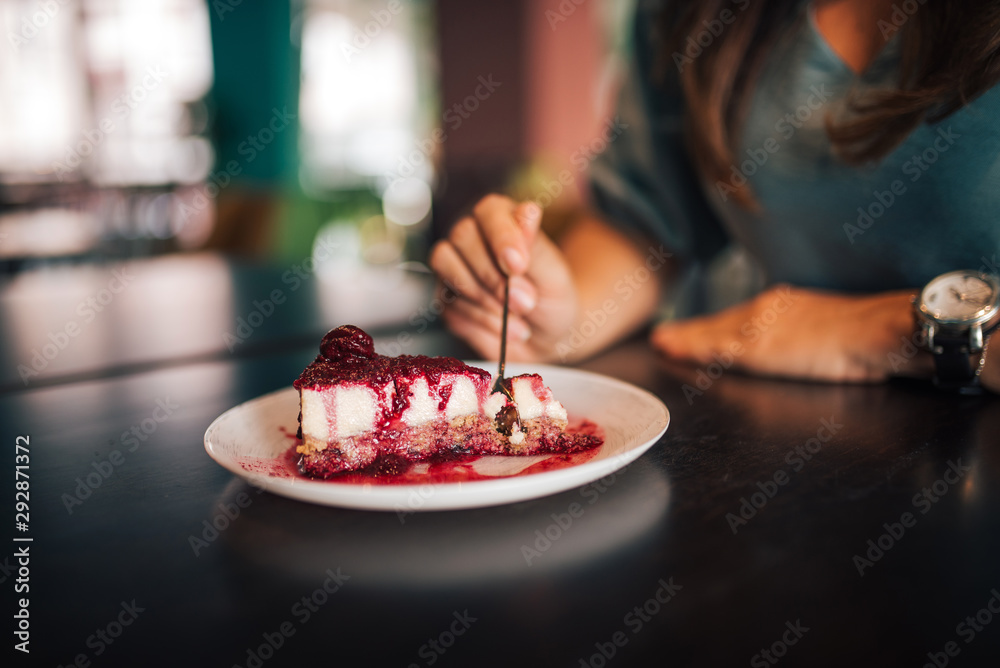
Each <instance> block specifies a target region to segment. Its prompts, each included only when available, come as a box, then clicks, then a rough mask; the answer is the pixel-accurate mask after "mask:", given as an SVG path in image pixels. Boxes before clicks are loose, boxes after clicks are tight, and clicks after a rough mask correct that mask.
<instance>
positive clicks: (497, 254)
mask: <svg viewBox="0 0 1000 668" xmlns="http://www.w3.org/2000/svg"><path fill="white" fill-rule="evenodd" d="M473 216H474V218H475V221H476V222H477V223H478V225H477V228H478V230H479V232H480V234H481V235H482V239H483V242H484V244H485V246H486V247H487V248H488V250H489V253H490V255H491V256H492V257H493V259H494V260H495V261H496V264H497V266H498V267H499V269H500V270H501V271H502V272H503V273H504V274H506V275H508V276H511V275H515V274H523V273H524V272H526V271H527V270H528V265H529V262H530V251H531V248H530V236H528V235H527V234H526V232H531V233H532V235H533V231H534V230H536V229H537V226H538V223H539V222H540V221H541V209H539V208H538V205H537V204H534V203H533V202H527V203H525V204H521V205H519V204H516V203H515V202H514V200H512V199H510V198H509V197H503V196H501V195H487V196H486V197H484V198H483V199H481V200H479V203H477V204H476V207H475V208H474V209H473Z"/></svg>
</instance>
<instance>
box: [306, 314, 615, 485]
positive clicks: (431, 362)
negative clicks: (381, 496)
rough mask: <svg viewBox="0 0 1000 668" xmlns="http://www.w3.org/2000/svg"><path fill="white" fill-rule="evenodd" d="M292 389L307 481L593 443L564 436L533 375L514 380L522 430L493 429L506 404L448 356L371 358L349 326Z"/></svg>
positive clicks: (555, 405) (558, 412)
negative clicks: (392, 463)
mask: <svg viewBox="0 0 1000 668" xmlns="http://www.w3.org/2000/svg"><path fill="white" fill-rule="evenodd" d="M294 385H295V388H296V389H298V390H299V396H300V414H299V437H300V438H301V439H302V445H300V446H299V447H298V452H299V454H300V455H301V457H300V460H299V467H300V469H301V470H302V472H303V473H305V474H306V475H310V476H313V477H319V478H328V477H330V476H333V475H335V474H337V473H341V472H345V471H354V470H358V469H362V468H365V467H367V466H370V465H372V464H374V463H375V462H376V461H377V460H378V459H379V458H380V457H383V456H388V455H392V456H395V457H403V458H405V459H408V460H420V459H428V458H430V457H435V456H442V455H449V454H480V455H509V454H516V455H527V454H540V453H551V452H576V451H579V450H586V449H589V448H592V447H595V446H596V445H598V444H599V443H600V439H598V438H597V437H595V436H593V435H583V434H573V433H567V432H566V427H567V417H566V409H565V408H563V406H562V404H560V403H559V402H558V401H556V399H555V398H554V397H553V396H552V392H551V391H550V390H549V389H548V388H547V387H545V385H544V384H543V382H542V379H541V377H539V376H538V375H534V374H531V375H524V376H517V377H515V378H513V379H511V387H512V394H513V396H514V402H515V404H516V406H517V410H518V412H519V414H520V418H521V424H520V428H517V427H515V428H513V429H510V428H504V425H498V423H497V420H498V416H500V415H501V414H502V413H503V411H502V409H503V408H504V406H505V405H507V404H509V403H510V400H509V399H508V398H507V397H506V396H504V395H503V394H501V393H499V392H497V393H493V394H492V395H491V393H490V388H491V386H492V378H491V376H490V374H489V372H487V371H484V370H482V369H477V368H475V367H471V366H469V365H467V364H465V363H463V362H461V361H459V360H457V359H454V358H451V357H425V356H422V355H417V356H413V355H402V356H399V357H386V356H384V355H378V354H376V353H375V350H374V347H373V344H372V339H371V337H370V336H369V335H368V334H367V333H365V332H364V331H363V330H361V329H359V328H357V327H354V326H352V325H346V326H343V327H338V328H337V329H334V330H331V331H330V332H329V333H327V335H326V336H325V337H323V341H322V343H321V344H320V354H319V356H318V357H317V358H316V359H315V360H314V361H313V362H312V363H311V364H310V365H309V366H307V367H306V369H305V370H304V371H303V372H302V375H300V376H299V378H298V379H297V380H296V381H295V383H294ZM507 426H508V427H509V425H507ZM502 432H503V433H502Z"/></svg>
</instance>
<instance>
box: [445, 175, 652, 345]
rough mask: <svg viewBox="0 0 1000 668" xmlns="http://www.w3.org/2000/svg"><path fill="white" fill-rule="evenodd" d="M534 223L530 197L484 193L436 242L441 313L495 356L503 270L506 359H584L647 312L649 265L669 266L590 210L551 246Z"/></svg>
mask: <svg viewBox="0 0 1000 668" xmlns="http://www.w3.org/2000/svg"><path fill="white" fill-rule="evenodd" d="M540 223H541V211H540V210H539V208H538V207H537V205H535V204H533V203H530V202H528V203H522V204H518V203H516V202H514V201H513V200H511V199H509V198H507V197H503V196H500V195H489V196H487V197H485V198H483V199H482V200H481V201H480V202H479V203H478V204H477V205H476V207H475V209H474V210H473V213H472V215H470V216H467V217H465V218H463V219H461V220H459V221H458V223H456V224H455V226H454V228H452V230H451V233H450V234H449V235H448V237H447V238H445V239H443V240H441V241H439V242H438V243H437V244H436V245H435V246H434V248H433V250H432V251H431V259H430V262H431V267H432V268H433V269H434V271H435V272H436V273H437V274H438V276H439V277H440V279H441V281H442V283H443V285H444V286H445V288H446V289H444V290H443V291H442V293H441V300H442V302H443V303H444V304H445V309H444V314H443V317H444V320H445V322H446V323H447V325H448V327H449V328H450V329H451V330H452V331H453V332H454V333H455V334H456V335H458V336H459V337H461V338H463V339H464V340H465V341H466V342H468V343H469V345H471V346H472V347H473V348H474V349H475V350H476V351H477V352H478V353H479V354H481V355H484V356H487V357H495V356H496V355H497V353H498V351H499V347H500V320H501V313H502V299H503V276H504V274H506V275H509V276H510V277H511V278H510V288H511V303H510V311H511V314H510V321H509V323H508V328H509V331H508V344H507V355H508V358H509V359H511V360H518V361H562V362H568V361H573V360H578V359H582V358H584V357H587V356H588V355H591V354H593V353H594V352H596V351H598V350H600V349H602V348H604V347H606V346H608V345H609V344H611V343H613V342H614V341H616V340H618V339H620V338H621V337H623V336H625V335H626V334H628V333H630V332H632V331H634V330H635V329H637V328H638V327H640V326H641V325H642V324H644V323H645V322H647V321H648V320H649V318H650V317H651V316H652V314H653V312H654V310H655V308H656V304H657V302H658V300H659V291H660V283H661V281H660V280H657V279H658V277H657V276H655V274H665V273H666V272H667V266H666V264H667V260H666V259H665V257H664V256H665V255H666V254H665V253H663V252H662V250H661V249H660V248H659V247H656V248H654V249H649V250H646V249H642V248H640V247H639V246H637V245H636V244H635V243H634V242H633V241H632V240H630V239H629V238H628V237H626V236H625V235H623V234H622V233H621V232H618V231H617V230H615V229H613V228H612V227H610V226H608V225H606V224H605V223H603V222H601V221H599V220H598V219H596V218H594V217H590V216H582V217H581V218H580V219H579V220H578V221H576V222H575V223H574V225H573V227H572V229H571V230H570V231H569V232H567V233H566V235H565V236H564V237H563V239H561V241H560V243H559V245H556V243H555V242H553V241H552V240H551V239H550V238H549V237H548V236H547V235H546V234H545V233H544V232H542V231H541V230H540V229H539V225H540ZM654 251H655V253H654ZM654 255H655V257H653V256H654ZM651 257H653V259H650V258H651ZM647 262H648V264H647ZM650 268H652V269H653V272H649V269H650ZM637 272H638V273H637ZM587 323H590V324H587Z"/></svg>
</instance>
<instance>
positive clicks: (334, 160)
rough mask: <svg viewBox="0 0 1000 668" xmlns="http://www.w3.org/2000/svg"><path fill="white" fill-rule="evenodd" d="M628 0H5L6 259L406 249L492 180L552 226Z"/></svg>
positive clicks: (396, 259)
mask: <svg viewBox="0 0 1000 668" xmlns="http://www.w3.org/2000/svg"><path fill="white" fill-rule="evenodd" d="M630 10H631V7H630V3H629V2H622V1H620V0H619V1H614V2H612V1H611V0H511V1H506V2H490V3H486V2H463V1H461V0H414V1H407V2H402V1H399V0H268V1H267V2H262V1H259V0H142V1H141V2H139V1H135V0H132V1H128V2H127V1H126V0H0V34H2V37H3V41H4V42H5V44H4V45H3V47H2V52H3V55H2V56H0V270H2V272H3V273H4V274H7V275H8V277H9V276H10V275H14V274H18V273H21V272H25V271H30V270H41V269H44V268H46V267H50V266H52V265H53V264H59V265H61V264H66V263H75V264H79V263H89V262H105V263H106V262H109V261H113V262H118V261H121V260H132V259H136V258H144V257H149V256H161V255H165V254H175V253H193V252H210V253H217V254H223V255H225V256H230V257H236V258H243V259H248V260H250V261H253V262H263V263H271V264H275V265H278V266H282V267H288V266H294V265H295V264H296V263H301V262H302V261H303V260H305V259H307V258H312V259H313V260H314V261H315V263H316V266H317V268H321V267H322V266H327V265H334V266H340V267H341V269H343V268H344V267H348V268H353V269H351V271H362V270H363V269H364V267H383V268H385V267H399V266H401V265H403V266H412V264H413V263H420V262H423V261H424V259H425V256H426V252H427V249H428V247H429V245H430V243H431V242H432V240H433V239H434V237H435V236H438V235H440V234H442V233H443V232H444V231H446V230H447V228H448V227H449V226H450V225H451V224H452V223H453V222H454V221H455V220H456V219H457V217H458V216H460V215H461V213H462V212H463V211H464V210H467V209H468V208H469V207H470V206H471V205H472V204H473V203H474V202H475V201H476V200H477V199H478V198H479V197H480V196H482V195H483V194H485V193H487V192H489V191H501V192H506V193H509V194H511V195H514V196H516V197H518V198H525V199H527V198H530V199H535V200H537V201H539V203H541V204H543V205H544V206H545V208H546V219H547V220H546V224H547V225H553V226H556V227H558V225H559V220H560V212H564V211H567V210H569V209H571V208H572V207H573V205H574V204H575V202H576V201H577V199H578V198H579V196H580V193H581V192H582V191H583V189H584V188H585V183H586V173H585V172H586V165H587V163H588V162H589V160H590V159H591V158H592V157H593V155H594V154H595V153H596V152H597V151H599V150H600V148H602V146H603V139H602V138H601V135H602V130H603V126H604V125H605V124H606V123H607V122H608V120H609V117H610V115H611V101H612V98H613V94H614V90H615V85H616V82H617V80H618V77H619V76H620V73H621V70H622V54H623V53H624V52H625V49H626V44H625V40H626V36H627V30H626V26H627V21H628V16H629V14H630ZM560 177H562V178H561V180H560Z"/></svg>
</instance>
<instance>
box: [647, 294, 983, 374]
mask: <svg viewBox="0 0 1000 668" xmlns="http://www.w3.org/2000/svg"><path fill="white" fill-rule="evenodd" d="M913 293H914V291H900V292H885V293H879V294H875V295H867V296H863V297H858V296H845V295H838V294H835V293H829V292H822V291H816V290H807V289H802V288H794V287H791V286H787V285H777V286H774V287H772V288H770V289H768V290H766V291H765V292H763V293H761V294H760V295H758V296H756V297H754V298H753V299H751V300H750V301H747V302H744V303H742V304H738V305H736V306H733V307H731V308H729V309H726V310H724V311H721V312H719V313H717V314H714V315H710V316H705V317H701V318H693V319H691V320H685V321H679V322H671V323H665V324H662V325H660V326H659V327H657V328H656V330H655V331H654V332H653V344H654V345H655V346H656V347H657V348H659V349H660V350H661V351H662V352H663V353H665V354H666V355H668V356H670V357H674V358H678V359H682V360H687V361H691V362H694V363H697V364H708V363H711V362H713V361H716V356H721V357H726V355H727V354H728V355H732V356H733V358H734V361H733V366H734V367H735V368H739V369H741V370H743V371H746V372H748V373H752V374H757V375H765V376H783V377H788V378H800V379H807V380H818V381H831V382H879V381H883V380H885V379H887V378H889V377H892V376H916V377H928V378H929V377H930V376H931V373H932V371H933V362H932V360H931V356H930V354H929V353H927V352H925V351H923V350H921V349H920V348H919V346H918V345H916V344H915V342H914V341H915V338H916V337H915V331H916V330H915V328H914V320H913V305H912V302H911V300H912V298H913ZM989 365H992V367H991V368H990V369H989V371H990V373H989V374H987V373H986V370H984V373H983V376H982V381H983V384H984V385H985V386H986V387H987V388H988V389H992V390H993V391H996V390H997V389H998V384H997V379H996V378H995V376H996V375H1000V370H998V369H996V368H995V367H996V363H995V362H992V361H990V360H988V366H989Z"/></svg>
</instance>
